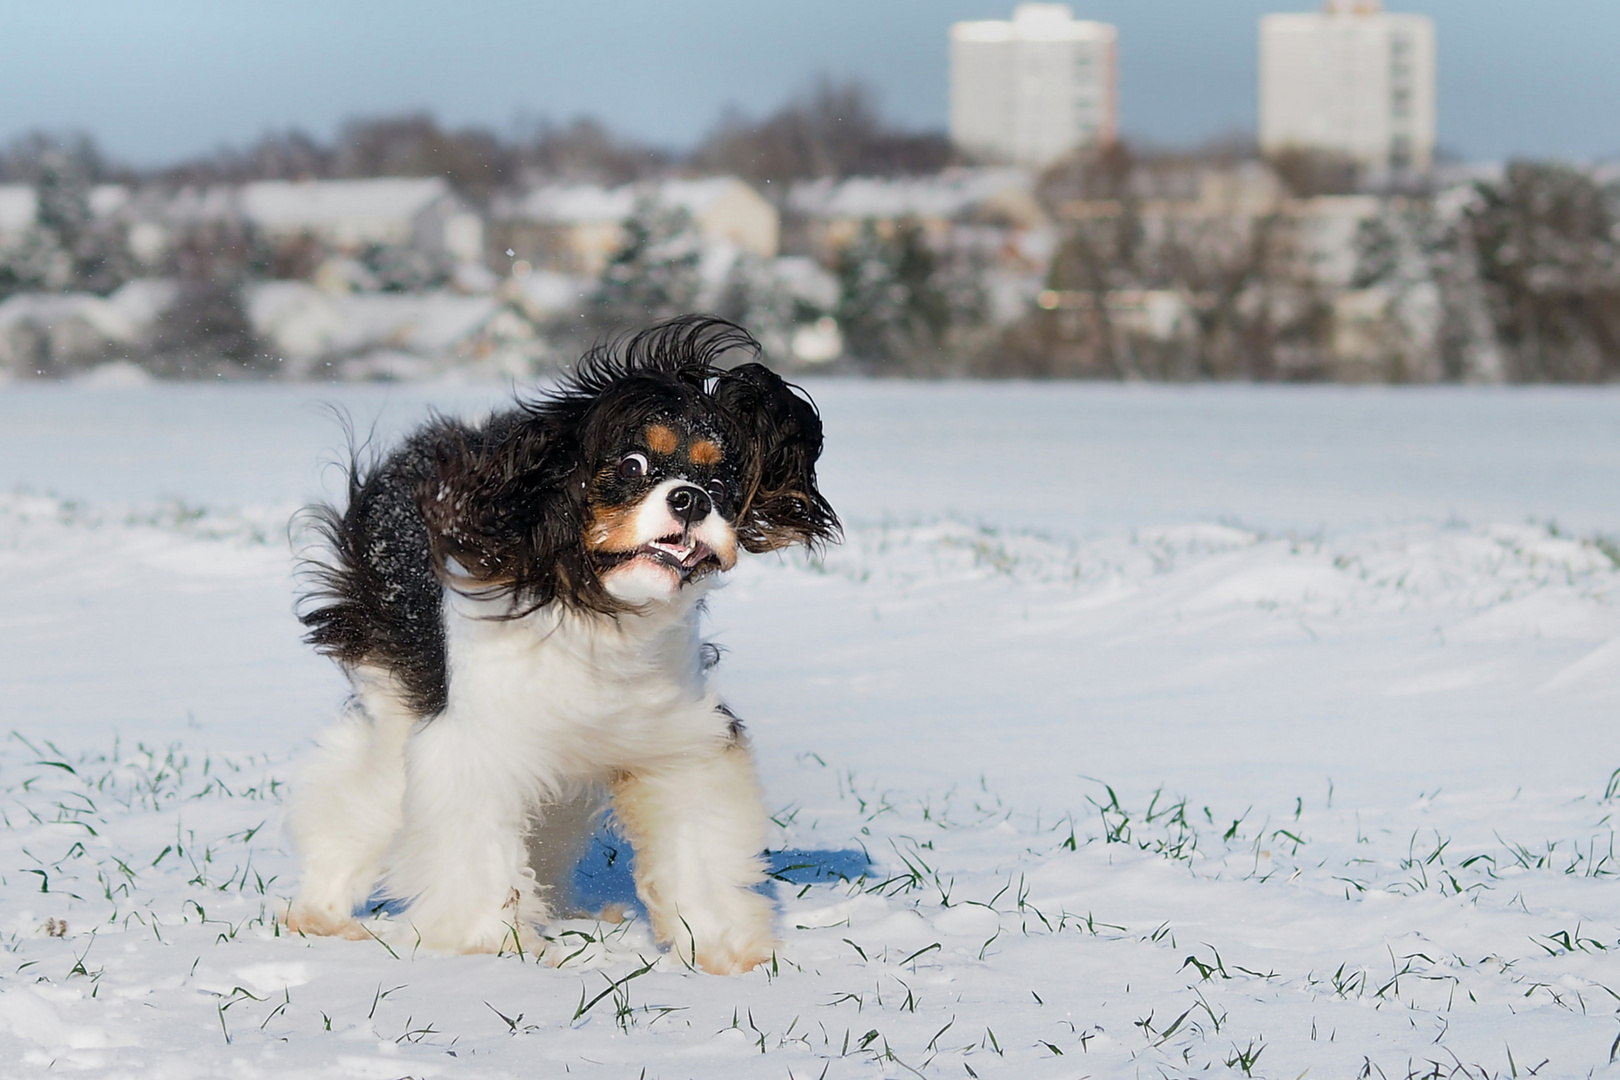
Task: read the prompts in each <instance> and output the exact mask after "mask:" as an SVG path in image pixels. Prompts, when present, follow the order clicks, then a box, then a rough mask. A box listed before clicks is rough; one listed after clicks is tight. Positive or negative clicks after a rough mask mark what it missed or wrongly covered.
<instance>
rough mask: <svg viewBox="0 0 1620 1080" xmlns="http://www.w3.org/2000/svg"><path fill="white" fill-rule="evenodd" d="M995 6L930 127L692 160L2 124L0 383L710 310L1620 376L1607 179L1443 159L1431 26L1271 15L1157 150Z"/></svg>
mask: <svg viewBox="0 0 1620 1080" xmlns="http://www.w3.org/2000/svg"><path fill="white" fill-rule="evenodd" d="M1010 14H1011V16H1012V17H1011V19H1009V20H1005V21H972V22H962V23H958V24H956V25H955V26H952V27H951V28H950V30H949V32H948V35H946V34H942V35H941V38H942V39H941V40H940V41H939V43H938V47H939V48H940V50H941V51H942V52H945V51H946V50H948V52H949V57H950V70H951V74H952V78H951V89H950V132H949V135H948V136H947V135H946V134H945V133H940V132H927V131H915V130H909V129H906V128H903V127H900V126H898V125H895V124H893V123H892V122H890V121H889V120H887V119H886V118H885V117H884V115H883V114H882V112H881V111H880V110H879V109H878V108H877V106H876V104H875V101H874V99H873V97H872V95H871V93H870V92H869V91H867V90H866V89H864V88H863V87H862V86H861V85H859V84H857V83H848V82H835V81H823V82H821V83H819V84H818V85H816V86H814V87H812V88H810V89H809V90H808V91H806V92H804V93H802V94H801V95H800V96H799V97H797V98H795V99H794V100H791V101H789V102H788V103H787V104H785V105H783V106H782V107H780V108H779V109H777V110H776V111H775V112H772V113H769V114H767V115H764V116H760V117H755V118H751V117H747V116H744V115H742V114H740V113H729V114H727V115H726V116H725V117H723V118H722V119H721V120H720V122H719V123H718V124H717V125H716V126H715V127H714V128H712V129H711V130H710V132H709V133H708V135H707V136H705V137H704V138H703V139H702V140H701V141H700V142H699V143H698V144H697V145H696V146H694V147H692V148H691V149H689V150H687V151H684V152H679V153H677V152H674V151H670V150H667V149H658V148H656V147H649V146H645V145H640V144H637V143H634V142H631V141H629V140H626V139H623V138H621V137H618V136H615V135H614V134H612V133H611V132H609V131H607V130H606V129H604V128H603V127H601V126H600V125H598V124H595V123H594V122H591V121H589V120H579V121H576V122H574V123H572V124H571V125H569V126H566V127H555V126H544V125H542V126H537V127H532V128H530V129H527V130H525V131H523V132H521V133H519V134H517V135H514V136H505V137H503V136H501V135H498V134H496V133H494V132H492V131H489V130H486V129H481V128H462V129H450V128H447V127H444V126H441V125H440V124H439V123H437V122H436V121H435V120H434V119H433V117H432V116H431V115H428V114H411V115H404V116H395V117H384V118H381V119H372V120H359V121H354V122H352V123H350V124H348V125H346V126H345V127H344V128H343V129H342V130H340V131H339V132H338V133H337V134H336V136H335V137H334V138H333V139H331V140H330V141H322V140H319V139H315V138H312V137H310V136H308V135H305V134H302V133H299V132H296V131H293V132H284V133H273V134H269V135H266V136H264V137H262V138H261V139H260V140H259V141H258V142H257V143H255V144H252V145H250V146H248V147H246V148H245V149H240V150H222V151H219V152H217V153H214V154H211V155H205V156H203V157H200V158H196V159H193V160H189V161H185V162H181V163H179V164H176V165H172V166H169V167H163V168H146V169H136V168H132V167H127V166H121V165H118V164H117V163H113V162H109V161H107V160H106V159H105V158H104V157H103V155H102V154H101V153H100V152H99V151H98V150H97V149H96V147H95V146H94V145H93V144H92V143H90V142H89V140H88V139H85V138H82V137H78V138H73V137H66V138H64V137H54V136H48V135H42V134H41V135H34V136H29V137H26V138H23V139H20V140H17V141H16V142H14V143H13V144H12V145H11V146H10V147H9V148H7V149H5V150H4V151H3V152H0V373H3V374H4V375H5V376H6V377H10V378H41V377H45V378H49V377H63V376H72V375H76V374H79V373H83V372H86V371H92V370H95V371H103V370H105V371H108V372H114V373H117V372H122V373H123V375H122V376H121V377H129V378H136V377H145V376H148V375H159V376H165V377H193V378H195V377H209V378H225V377H233V378H234V377H256V378H264V377H286V378H351V379H401V378H420V377H438V376H444V375H447V374H466V375H476V374H483V375H485V376H487V375H492V374H494V375H502V376H514V377H515V376H527V375H531V374H534V373H536V372H539V371H541V370H544V369H546V368H548V367H550V366H554V365H557V364H560V363H565V362H567V361H568V360H569V359H571V358H572V357H573V356H576V355H578V350H579V348H580V347H581V346H582V345H583V344H584V343H586V342H588V341H590V340H594V339H597V338H600V337H601V336H603V335H607V334H612V333H616V332H619V331H622V330H624V329H627V328H631V327H634V326H638V325H642V324H645V323H646V322H649V321H651V320H654V319H657V318H662V317H666V316H668V315H672V314H675V313H678V312H683V311H690V310H710V311H716V312H719V313H720V314H723V315H726V316H728V317H731V318H735V319H738V320H739V321H742V322H743V323H745V324H746V325H748V326H749V327H750V328H751V329H752V330H753V331H754V332H755V333H756V334H757V335H758V336H759V337H760V338H761V340H762V341H763V342H764V343H765V345H766V346H767V348H768V349H769V350H770V352H771V354H772V357H773V360H774V361H775V362H776V363H779V364H782V365H784V366H789V367H791V366H803V367H819V368H823V369H827V370H846V371H860V372H870V373H888V374H897V375H927V376H941V375H946V376H948V375H975V376H991V377H997V376H1007V377H1095V378H1126V379H1138V378H1140V379H1255V380H1319V379H1334V380H1343V381H1418V382H1432V381H1444V380H1466V381H1482V382H1500V381H1548V380H1557V381H1596V380H1609V379H1613V378H1615V377H1617V376H1620V184H1617V181H1620V174H1617V173H1616V172H1615V171H1614V170H1612V169H1607V168H1604V167H1597V166H1575V165H1569V164H1562V163H1557V162H1536V161H1519V162H1511V163H1508V164H1504V165H1489V166H1478V165H1475V166H1470V165H1463V164H1459V163H1453V162H1446V161H1444V160H1441V157H1440V155H1439V154H1438V152H1437V150H1436V145H1437V143H1436V132H1437V127H1436V105H1435V83H1436V76H1437V61H1436V35H1435V30H1434V26H1433V24H1432V23H1431V21H1430V20H1428V19H1426V18H1422V17H1417V16H1409V15H1404V14H1398V13H1389V12H1384V11H1382V10H1380V9H1379V7H1378V5H1377V4H1375V3H1368V2H1365V0H1360V2H1347V0H1334V2H1331V3H1329V4H1327V5H1326V6H1325V7H1324V8H1323V9H1321V10H1319V11H1315V12H1295V13H1281V14H1271V15H1267V16H1265V17H1264V18H1262V19H1261V20H1260V21H1259V24H1258V28H1257V30H1258V35H1257V36H1258V44H1259V52H1258V60H1259V66H1258V70H1257V71H1256V72H1255V73H1254V74H1255V76H1256V80H1257V83H1258V86H1259V95H1258V116H1257V117H1256V120H1257V125H1256V130H1257V131H1258V139H1255V138H1253V137H1231V138H1223V139H1218V140H1216V141H1214V142H1212V143H1209V144H1206V145H1204V146H1202V147H1197V148H1193V149H1188V150H1167V149H1162V148H1155V147H1151V146H1145V145H1140V144H1131V143H1128V142H1126V141H1125V140H1123V139H1122V138H1121V137H1120V135H1119V132H1118V126H1117V113H1118V103H1119V94H1118V72H1119V65H1120V64H1121V63H1125V64H1128V63H1129V61H1130V52H1129V46H1130V43H1129V42H1125V43H1124V46H1123V48H1124V51H1123V53H1122V52H1121V44H1120V42H1119V35H1118V34H1117V32H1116V30H1115V28H1114V27H1112V26H1109V25H1106V24H1102V23H1098V22H1087V21H1081V20H1076V19H1075V18H1074V17H1073V14H1072V11H1071V9H1070V8H1068V7H1066V6H1064V5H1059V4H1023V5H1019V6H1018V7H1017V8H1016V9H1015V10H1014V11H1012V12H1011V13H1010ZM1122 57H1123V58H1122Z"/></svg>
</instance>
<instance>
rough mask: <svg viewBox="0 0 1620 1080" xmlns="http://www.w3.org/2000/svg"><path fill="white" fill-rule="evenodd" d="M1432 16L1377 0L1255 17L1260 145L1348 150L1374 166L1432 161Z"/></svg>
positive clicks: (1333, 2)
mask: <svg viewBox="0 0 1620 1080" xmlns="http://www.w3.org/2000/svg"><path fill="white" fill-rule="evenodd" d="M1434 72H1435V62H1434V23H1433V22H1432V21H1430V20H1429V19H1428V18H1426V17H1424V16H1422V15H1395V14H1389V13H1386V12H1384V11H1382V10H1381V9H1380V5H1379V4H1378V3H1377V0H1330V2H1329V3H1327V4H1326V5H1325V6H1324V8H1323V9H1322V11H1321V12H1318V13H1313V14H1291V15H1267V16H1265V17H1264V18H1262V19H1261V20H1260V148H1261V150H1262V151H1264V152H1265V153H1268V154H1270V153H1276V152H1278V151H1281V150H1287V149H1290V148H1295V149H1312V150H1327V151H1333V152H1337V153H1341V154H1346V155H1348V156H1350V157H1352V158H1354V159H1355V160H1356V161H1358V162H1360V163H1361V165H1362V166H1363V167H1364V168H1367V169H1369V170H1371V171H1372V172H1374V173H1383V172H1386V171H1391V170H1393V171H1406V170H1417V171H1420V172H1421V171H1424V170H1427V169H1428V168H1429V166H1430V165H1431V164H1432V163H1433V161H1434Z"/></svg>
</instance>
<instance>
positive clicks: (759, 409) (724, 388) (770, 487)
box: [713, 364, 840, 552]
mask: <svg viewBox="0 0 1620 1080" xmlns="http://www.w3.org/2000/svg"><path fill="white" fill-rule="evenodd" d="M713 394H714V400H715V402H716V403H717V404H718V405H719V406H720V407H721V408H723V409H725V410H726V412H727V413H729V414H730V415H731V416H732V418H733V419H734V420H735V421H736V422H737V424H738V426H740V427H741V428H742V430H743V432H744V433H745V434H746V436H747V438H748V440H749V442H750V443H751V444H752V447H751V449H752V454H751V457H752V468H751V470H750V475H749V477H748V491H747V494H746V498H745V499H744V500H743V507H742V511H741V512H740V513H739V514H738V515H737V539H738V540H739V541H740V542H741V543H742V545H743V547H745V548H747V549H748V550H749V551H753V552H760V551H774V550H776V549H777V548H783V547H787V546H788V545H789V544H804V545H806V546H809V547H814V546H816V545H818V544H821V543H824V542H826V541H829V540H836V539H837V538H838V536H839V532H840V525H839V523H838V515H837V514H835V513H833V508H832V507H831V506H829V505H828V504H827V500H826V499H824V498H822V497H821V492H820V491H818V490H817V489H816V459H817V458H819V457H820V456H821V417H820V416H819V415H817V413H816V407H815V405H814V404H812V403H811V401H810V399H809V398H808V397H805V396H804V395H803V393H802V392H800V391H799V390H798V388H797V387H794V386H790V385H789V384H788V383H786V382H783V381H782V379H781V377H780V376H778V375H777V374H776V373H775V372H773V371H771V369H770V368H767V367H766V366H765V365H763V364H742V365H739V366H738V367H735V368H732V369H731V370H730V371H724V372H721V373H720V374H719V376H718V377H717V378H716V379H715V384H714V390H713Z"/></svg>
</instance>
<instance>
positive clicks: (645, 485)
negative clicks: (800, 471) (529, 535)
mask: <svg viewBox="0 0 1620 1080" xmlns="http://www.w3.org/2000/svg"><path fill="white" fill-rule="evenodd" d="M674 404H675V403H674V402H670V403H669V405H674ZM683 404H684V408H673V407H669V406H665V407H662V408H660V407H654V408H651V409H645V408H644V409H639V410H632V411H631V412H630V413H629V415H627V416H624V417H620V418H618V419H617V421H616V422H615V423H613V424H612V426H613V427H615V428H618V429H619V430H617V431H615V432H604V433H603V434H604V438H603V439H602V443H603V445H604V447H605V449H606V453H605V454H603V455H602V458H601V460H600V461H598V462H596V467H595V469H594V471H593V473H592V476H591V480H590V485H589V494H588V496H587V500H586V502H587V505H588V507H589V514H588V516H587V517H586V521H585V529H584V537H583V542H584V545H585V548H586V550H587V551H589V552H590V553H591V560H592V562H593V564H594V565H595V567H596V572H597V574H598V576H599V577H600V578H601V581H602V584H603V586H604V587H605V588H606V589H607V591H608V593H609V594H611V595H612V596H614V597H617V598H618V599H620V600H623V601H626V602H628V603H634V604H641V603H647V602H649V601H657V600H663V599H667V598H670V597H672V596H674V595H675V594H676V593H677V592H679V591H680V589H681V588H682V587H684V586H686V585H689V584H691V583H693V582H696V581H701V580H702V579H704V578H706V577H708V576H709V575H711V574H713V573H715V572H716V571H723V570H729V569H731V568H732V566H733V565H735V564H736V562H737V515H738V512H739V511H740V510H741V508H742V499H743V497H744V495H745V490H744V483H745V476H744V467H745V464H746V459H747V457H748V455H747V453H746V448H745V447H744V446H743V445H742V442H743V438H742V435H741V432H740V431H738V430H737V428H736V425H735V424H732V423H729V422H727V418H725V417H723V416H722V415H720V414H719V413H718V410H716V409H714V408H713V407H712V406H710V407H707V408H705V407H704V405H703V403H702V401H701V400H700V399H696V398H694V399H693V400H689V401H687V402H685V403H683Z"/></svg>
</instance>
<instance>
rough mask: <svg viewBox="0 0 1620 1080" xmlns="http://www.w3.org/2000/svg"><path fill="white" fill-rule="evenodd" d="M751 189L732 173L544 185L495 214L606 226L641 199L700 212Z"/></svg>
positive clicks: (626, 213)
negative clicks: (651, 180) (612, 183)
mask: <svg viewBox="0 0 1620 1080" xmlns="http://www.w3.org/2000/svg"><path fill="white" fill-rule="evenodd" d="M752 191H753V189H752V188H750V187H749V186H748V185H747V184H745V183H743V182H742V181H741V180H739V179H737V178H736V177H735V176H709V177H704V178H702V179H698V180H664V181H661V182H659V183H655V184H626V185H624V186H623V187H616V188H608V187H603V186H602V185H600V184H546V185H543V186H541V187H537V188H534V189H532V190H530V191H529V192H527V193H525V194H524V195H521V196H519V197H517V198H515V199H512V200H509V201H507V202H505V203H502V204H500V205H498V206H497V208H496V211H495V214H496V216H497V217H501V218H506V219H518V220H527V221H539V222H548V223H551V224H556V225H593V224H610V223H617V222H621V221H623V220H624V219H625V218H628V217H629V216H630V214H631V213H632V212H633V211H634V209H635V205H636V201H637V200H638V199H641V198H652V199H655V200H656V201H657V202H659V203H660V204H662V205H664V206H672V207H674V206H678V207H680V208H681V209H683V210H686V211H688V212H690V213H693V214H698V213H701V212H702V211H704V210H706V209H707V208H709V207H710V206H713V205H714V204H715V203H717V202H720V201H721V200H722V199H726V198H730V197H733V196H736V195H737V194H739V193H747V194H752Z"/></svg>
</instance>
